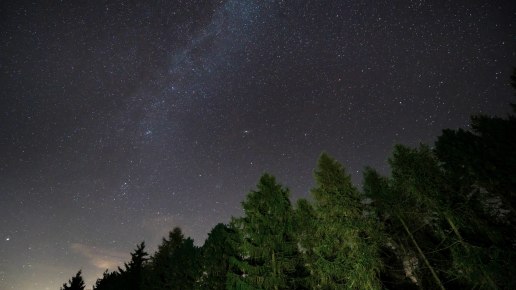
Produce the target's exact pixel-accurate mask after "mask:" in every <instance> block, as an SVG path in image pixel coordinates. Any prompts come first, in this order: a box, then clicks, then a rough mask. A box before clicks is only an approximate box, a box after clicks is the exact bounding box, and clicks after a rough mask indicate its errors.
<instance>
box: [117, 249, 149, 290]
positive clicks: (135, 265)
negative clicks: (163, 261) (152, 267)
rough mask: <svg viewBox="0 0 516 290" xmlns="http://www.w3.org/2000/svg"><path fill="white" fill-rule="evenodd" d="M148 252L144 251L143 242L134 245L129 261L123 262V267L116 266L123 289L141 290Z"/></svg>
mask: <svg viewBox="0 0 516 290" xmlns="http://www.w3.org/2000/svg"><path fill="white" fill-rule="evenodd" d="M148 256H149V254H148V253H147V252H145V242H141V243H140V244H138V245H137V246H136V249H135V250H134V252H132V253H131V261H129V263H124V266H125V269H122V268H120V267H119V268H118V271H119V272H120V275H121V280H122V281H121V282H122V284H123V285H124V287H125V289H128V290H142V289H144V287H143V281H144V267H145V266H146V263H147V261H148Z"/></svg>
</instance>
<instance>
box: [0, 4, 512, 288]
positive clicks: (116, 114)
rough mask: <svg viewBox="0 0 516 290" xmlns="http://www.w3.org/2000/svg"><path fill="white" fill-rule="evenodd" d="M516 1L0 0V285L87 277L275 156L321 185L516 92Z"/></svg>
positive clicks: (236, 206)
mask: <svg viewBox="0 0 516 290" xmlns="http://www.w3.org/2000/svg"><path fill="white" fill-rule="evenodd" d="M515 11H516V10H515V4H514V3H513V1H487V0H486V1H457V0H454V1H425V0H419V1H366V2H364V1H344V0H343V1H337V0H335V1H272V0H265V1H264V0H221V1H210V0H203V1H186V0H185V1H109V2H108V1H54V2H53V3H51V4H49V3H45V4H37V3H36V4H33V3H30V2H26V1H2V3H1V4H0V88H1V89H0V217H1V219H0V238H1V240H0V288H1V289H19V290H29V289H58V288H59V286H60V285H61V284H62V283H64V282H65V281H66V280H67V279H68V278H70V277H71V276H72V275H73V274H75V273H76V271H77V270H78V269H83V274H84V277H85V278H86V280H87V283H88V287H90V286H91V284H92V283H93V282H94V280H95V278H96V277H99V276H100V275H101V273H102V272H103V271H104V270H105V269H106V268H111V269H113V268H114V267H115V266H116V265H118V264H119V263H120V262H121V261H123V260H126V259H128V257H129V252H130V251H131V250H132V249H133V248H134V247H135V245H136V243H137V242H139V241H142V240H145V241H146V242H147V244H148V246H149V247H150V249H151V251H153V250H154V249H155V248H156V246H157V244H158V243H159V241H160V239H161V237H162V236H163V235H165V234H166V233H167V231H169V230H171V229H172V228H173V227H174V226H180V227H181V228H182V229H183V230H184V232H185V233H186V234H187V235H189V236H192V237H193V238H194V239H195V240H196V243H197V244H199V245H201V244H202V243H203V241H204V238H205V237H206V234H207V233H208V231H209V230H210V229H211V228H212V227H213V226H214V225H215V224H216V223H218V222H228V221H229V219H230V216H232V215H239V214H240V212H241V209H240V202H241V201H242V200H243V198H244V196H245V194H246V193H247V192H248V191H249V190H250V189H252V188H253V187H254V185H255V184H256V182H257V181H258V178H259V176H260V175H261V173H263V172H264V171H268V172H270V173H272V174H274V175H276V176H277V178H278V180H280V181H281V182H283V183H284V184H285V185H286V186H288V187H289V188H290V189H291V190H292V197H293V198H299V197H306V196H308V192H309V189H310V186H311V185H312V179H311V174H312V169H313V167H314V165H315V162H316V159H317V157H318V155H319V154H320V153H321V151H323V150H326V151H328V152H329V153H330V154H332V155H334V156H335V157H336V158H337V159H338V160H339V161H341V162H342V163H343V164H344V165H345V167H346V168H347V169H348V171H349V172H350V173H351V174H353V177H354V180H355V182H357V184H358V183H359V182H360V179H361V176H360V175H361V174H360V172H361V170H362V169H363V167H364V166H366V165H370V166H373V167H376V168H378V169H380V170H381V171H385V170H386V168H387V167H386V166H387V165H386V159H387V157H388V156H389V154H390V152H391V149H392V146H393V145H394V144H396V143H403V144H408V145H416V144H418V143H419V142H425V143H431V142H432V141H433V140H434V139H435V137H436V136H437V135H438V134H439V133H440V130H441V129H443V128H457V127H464V126H466V125H467V123H468V121H469V116H470V115H471V114H474V113H486V114H498V115H504V114H506V113H507V112H508V111H509V106H508V104H509V103H510V102H511V101H512V102H514V96H513V92H512V90H511V88H510V86H509V76H510V74H511V71H512V67H513V66H515V65H516V55H515V51H516V49H515V48H516V45H515V44H516V35H515V31H516V29H515V23H516V21H515V19H516V14H515Z"/></svg>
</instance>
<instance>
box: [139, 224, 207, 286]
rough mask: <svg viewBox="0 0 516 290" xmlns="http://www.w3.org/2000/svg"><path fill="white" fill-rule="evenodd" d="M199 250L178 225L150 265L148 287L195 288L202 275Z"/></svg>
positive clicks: (147, 279)
mask: <svg viewBox="0 0 516 290" xmlns="http://www.w3.org/2000/svg"><path fill="white" fill-rule="evenodd" d="M200 270H201V269H200V265H199V250H198V248H197V247H196V246H195V245H194V244H193V240H192V239H191V238H185V237H184V235H183V233H182V231H181V229H180V228H178V227H176V228H174V230H173V231H171V232H170V233H169V236H168V240H167V239H165V238H164V239H163V242H162V244H161V245H160V246H159V247H158V250H157V251H156V253H155V254H154V255H153V256H152V258H151V261H150V264H149V265H148V272H147V273H148V274H147V277H146V281H145V285H146V287H145V288H146V289H193V288H194V285H195V283H196V281H197V280H199V277H200Z"/></svg>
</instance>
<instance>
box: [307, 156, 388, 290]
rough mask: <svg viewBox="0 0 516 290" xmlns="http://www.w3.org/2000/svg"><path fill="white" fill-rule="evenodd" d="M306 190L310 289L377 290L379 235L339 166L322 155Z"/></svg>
mask: <svg viewBox="0 0 516 290" xmlns="http://www.w3.org/2000/svg"><path fill="white" fill-rule="evenodd" d="M315 179H316V187H315V188H314V189H313V190H312V195H313V197H314V200H315V201H314V208H315V218H316V222H315V227H314V233H313V235H314V237H313V238H314V239H315V240H316V241H318V243H317V244H315V245H314V248H313V252H314V256H315V260H314V262H313V264H312V265H310V270H311V271H312V273H313V278H314V280H315V283H316V285H315V287H316V288H322V289H380V281H379V279H378V273H379V271H380V268H381V262H380V257H379V252H378V248H379V246H378V239H379V231H378V228H377V225H376V223H375V221H374V220H373V219H372V218H371V217H370V215H368V214H367V213H366V212H365V211H364V204H363V203H362V196H361V194H360V193H359V192H358V190H357V189H356V188H355V187H354V186H353V185H352V183H351V177H350V176H349V175H347V174H346V172H345V171H344V169H343V168H342V166H341V165H340V164H339V163H338V162H337V161H335V160H334V159H332V158H331V157H329V156H328V155H327V154H325V153H323V154H322V155H321V157H320V158H319V161H318V166H317V169H316V170H315Z"/></svg>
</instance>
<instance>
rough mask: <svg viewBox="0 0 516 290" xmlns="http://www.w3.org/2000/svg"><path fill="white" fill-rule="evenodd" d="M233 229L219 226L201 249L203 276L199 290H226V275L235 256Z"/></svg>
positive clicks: (213, 230) (209, 235) (210, 234)
mask: <svg viewBox="0 0 516 290" xmlns="http://www.w3.org/2000/svg"><path fill="white" fill-rule="evenodd" d="M231 234H232V229H231V228H229V227H228V226H226V225H224V224H221V223H220V224H217V225H216V226H215V227H214V228H213V229H212V230H211V232H210V233H209V234H208V238H207V239H206V241H205V242H204V245H203V246H202V248H201V257H202V259H201V260H202V270H203V275H202V278H201V279H200V281H199V285H198V286H197V287H198V288H199V289H213V290H216V289H224V288H225V286H226V274H227V272H228V271H229V258H230V257H232V256H235V249H234V248H233V245H232V243H231V241H230V239H231V236H230V235H231Z"/></svg>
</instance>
